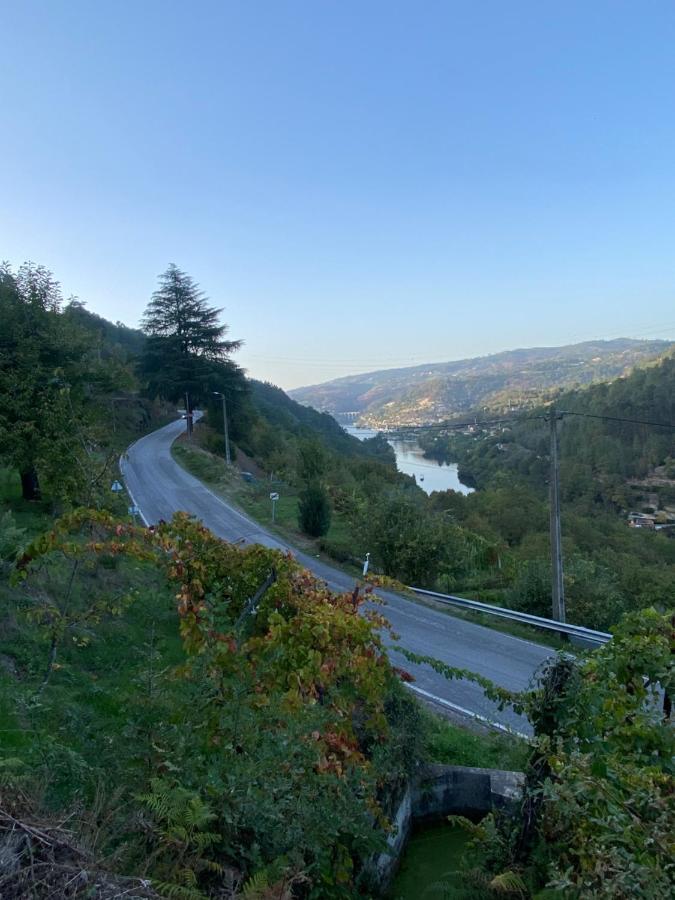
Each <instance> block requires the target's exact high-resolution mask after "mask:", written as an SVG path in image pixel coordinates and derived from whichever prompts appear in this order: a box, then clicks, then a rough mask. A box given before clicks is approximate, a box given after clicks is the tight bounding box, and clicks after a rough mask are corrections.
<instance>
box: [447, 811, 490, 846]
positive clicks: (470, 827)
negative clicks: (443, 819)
mask: <svg viewBox="0 0 675 900" xmlns="http://www.w3.org/2000/svg"><path fill="white" fill-rule="evenodd" d="M448 822H449V823H450V824H451V825H456V826H457V827H458V828H462V829H463V830H464V831H466V832H468V833H469V834H470V835H471V837H474V838H478V839H479V840H485V838H486V837H487V831H486V829H485V826H484V825H481V824H480V823H478V824H477V823H476V822H472V821H471V819H467V818H465V817H464V816H448Z"/></svg>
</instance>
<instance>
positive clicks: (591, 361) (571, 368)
mask: <svg viewBox="0 0 675 900" xmlns="http://www.w3.org/2000/svg"><path fill="white" fill-rule="evenodd" d="M671 346H673V345H672V343H671V342H670V341H641V340H631V339H628V338H619V339H617V340H612V341H587V342H585V343H582V344H569V345H567V346H564V347H534V348H531V349H521V350H508V351H506V352H504V353H496V354H493V355H492V356H481V357H477V358H475V359H462V360H457V361H455V362H447V363H433V364H430V365H422V366H412V367H410V368H405V369H384V370H381V371H378V372H368V373H366V374H363V375H348V376H347V377H345V378H336V379H335V380H333V381H327V382H325V383H324V384H317V385H312V386H310V387H302V388H296V389H295V390H293V391H289V394H290V395H291V396H292V397H293V399H294V400H297V401H298V402H300V403H304V404H306V405H308V406H313V407H314V408H315V409H319V410H322V411H326V412H330V413H331V414H332V415H334V416H336V417H337V418H339V419H342V420H343V421H344V420H345V419H350V420H353V421H357V422H360V423H361V424H366V425H371V426H376V427H378V426H379V427H384V426H397V425H422V424H428V423H429V422H437V421H442V420H443V419H446V418H447V417H448V416H452V415H457V414H461V413H465V412H470V411H471V410H475V409H480V408H486V409H489V410H494V411H503V410H509V409H523V408H527V407H530V406H535V405H536V404H538V403H540V402H541V401H542V400H546V399H547V398H548V397H550V396H551V395H552V394H554V393H555V392H556V391H559V390H569V389H571V388H576V387H584V386H586V385H589V384H593V383H595V382H600V381H611V380H612V379H614V378H617V377H619V376H623V375H626V374H628V373H629V372H630V371H631V370H632V369H633V368H635V367H636V366H640V365H644V364H646V363H648V362H650V361H651V360H654V359H656V358H657V357H659V356H660V355H662V354H663V353H665V352H666V351H667V350H668V348H669V347H671Z"/></svg>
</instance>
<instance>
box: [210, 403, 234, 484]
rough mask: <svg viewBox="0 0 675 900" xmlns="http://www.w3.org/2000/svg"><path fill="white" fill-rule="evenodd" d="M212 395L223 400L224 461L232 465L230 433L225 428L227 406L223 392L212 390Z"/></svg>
mask: <svg viewBox="0 0 675 900" xmlns="http://www.w3.org/2000/svg"><path fill="white" fill-rule="evenodd" d="M213 394H214V396H216V397H220V399H221V400H222V401H223V434H224V435H225V462H226V463H227V464H228V466H230V465H232V460H231V459H230V434H229V431H228V428H227V406H226V404H225V394H223V393H221V392H220V391H214V392H213Z"/></svg>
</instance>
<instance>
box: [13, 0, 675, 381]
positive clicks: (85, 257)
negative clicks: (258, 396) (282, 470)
mask: <svg viewBox="0 0 675 900" xmlns="http://www.w3.org/2000/svg"><path fill="white" fill-rule="evenodd" d="M0 31H1V32H2V40H1V44H0V47H1V49H0V97H2V126H1V127H2V132H3V134H2V140H1V141H0V258H1V259H6V260H9V261H10V262H11V263H12V264H13V265H14V266H15V267H16V266H18V265H20V264H21V263H22V262H23V261H24V260H29V259H30V260H33V261H35V262H38V263H42V264H44V265H45V266H47V267H48V268H49V269H51V270H52V271H53V273H54V275H55V276H56V278H57V279H58V280H59V281H60V282H61V285H62V289H63V292H64V294H65V295H66V296H68V295H71V294H72V295H76V296H77V297H78V298H79V299H80V300H82V301H85V302H86V304H87V307H88V308H89V309H90V310H92V311H94V312H96V313H98V314H100V315H103V316H105V317H106V318H109V319H112V320H113V321H123V322H125V323H126V324H128V325H132V326H133V325H137V324H138V322H139V319H140V317H141V315H142V313H143V310H144V308H145V305H146V304H147V302H148V300H149V298H150V295H151V293H152V291H153V290H154V288H155V286H156V283H157V276H158V275H159V273H160V272H162V271H164V270H165V269H166V267H167V266H168V264H169V263H172V262H173V263H176V264H177V265H178V266H179V267H180V268H182V269H184V270H185V271H187V272H189V273H190V274H191V275H192V276H193V277H194V278H195V279H196V280H197V281H198V282H199V284H200V285H201V287H202V288H203V289H204V291H205V292H206V293H207V295H208V297H209V299H210V302H211V304H212V305H214V306H217V307H223V308H224V310H223V314H222V317H223V321H225V322H227V323H228V324H229V326H230V336H231V337H234V338H242V339H243V340H244V341H245V345H244V348H243V349H242V350H241V351H240V352H239V353H238V354H237V360H238V362H239V363H240V364H241V365H243V366H244V367H245V368H246V369H247V370H248V372H249V374H250V375H251V376H252V377H256V378H262V379H266V380H271V381H273V382H274V383H276V384H279V385H280V386H282V387H284V388H287V389H288V388H292V387H297V386H300V385H305V384H313V383H317V382H321V381H325V380H328V379H330V378H335V377H339V376H342V375H348V374H352V373H356V372H361V371H367V370H372V369H380V368H390V367H397V366H403V365H408V364H410V365H414V364H419V363H425V362H440V361H445V360H450V359H457V358H463V357H470V356H477V355H484V354H488V353H492V352H498V351H501V350H506V349H513V348H516V347H529V346H541V345H557V344H564V343H572V342H576V341H581V340H589V339H596V338H612V337H619V336H626V337H649V338H664V339H665V338H667V339H675V302H674V297H675V52H674V51H673V48H674V47H675V3H673V2H672V0H668V2H658V0H650V2H649V3H641V2H638V0H635V2H622V0H612V2H602V0H590V2H589V0H584V2H574V0H565V2H562V0H559V2H544V3H542V2H541V0H537V2H520V0H509V2H508V3H505V2H503V0H492V2H488V0H467V2H453V0H444V2H433V0H414V2H402V0H388V2H375V0H358V2H356V0H339V2H338V0H265V2H263V0H241V2H228V0H218V2H200V0H191V2H170V0H163V2H151V0H136V2H133V3H132V2H125V0H116V2H114V3H112V2H108V0H98V2H96V3H91V2H90V0H87V2H80V0H67V2H61V0H49V2H41V3H38V2H32V0H22V2H21V3H17V2H16V0H9V2H8V0H0ZM0 325H1V323H0Z"/></svg>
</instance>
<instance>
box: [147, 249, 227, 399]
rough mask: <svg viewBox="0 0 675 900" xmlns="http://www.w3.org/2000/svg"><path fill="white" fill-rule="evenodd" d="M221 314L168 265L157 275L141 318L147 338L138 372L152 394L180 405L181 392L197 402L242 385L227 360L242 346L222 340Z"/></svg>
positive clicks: (187, 280)
mask: <svg viewBox="0 0 675 900" xmlns="http://www.w3.org/2000/svg"><path fill="white" fill-rule="evenodd" d="M219 313H220V310H219V309H215V308H214V307H211V306H208V304H207V301H206V297H205V296H204V293H203V292H202V291H201V290H200V288H199V286H198V285H197V284H196V282H195V281H194V279H192V278H191V277H190V276H189V275H187V274H186V273H185V272H182V271H181V270H180V269H179V268H178V267H177V266H175V265H173V264H172V265H170V266H169V268H168V269H167V270H166V272H164V273H163V274H162V275H160V278H159V288H158V289H157V290H156V291H155V293H154V294H153V295H152V299H151V300H150V303H149V304H148V306H147V309H146V311H145V315H144V317H143V329H144V331H145V333H146V334H147V335H148V338H147V341H146V343H145V346H144V348H143V352H142V356H141V360H140V370H141V372H142V373H143V375H145V376H146V377H147V379H148V387H149V391H150V394H151V395H153V396H155V395H157V396H160V397H164V398H165V399H167V400H172V401H178V400H181V399H182V398H183V397H184V395H185V392H186V391H188V392H189V393H190V395H191V402H192V403H193V404H196V403H198V402H199V401H200V400H201V399H202V398H205V397H206V396H209V395H210V394H212V392H213V391H214V390H218V389H222V387H219V386H220V385H221V384H222V382H223V381H227V382H230V381H234V382H237V388H238V389H240V384H241V382H243V374H242V373H241V371H240V370H239V369H238V368H237V367H236V366H235V365H234V363H232V362H231V361H230V359H229V356H230V354H232V353H233V352H234V351H235V350H237V349H239V347H240V346H241V341H230V340H226V339H225V334H226V333H227V326H226V325H221V324H219V322H218V315H219Z"/></svg>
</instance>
